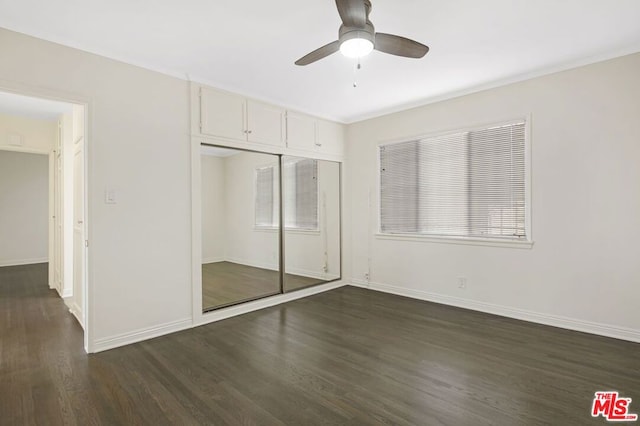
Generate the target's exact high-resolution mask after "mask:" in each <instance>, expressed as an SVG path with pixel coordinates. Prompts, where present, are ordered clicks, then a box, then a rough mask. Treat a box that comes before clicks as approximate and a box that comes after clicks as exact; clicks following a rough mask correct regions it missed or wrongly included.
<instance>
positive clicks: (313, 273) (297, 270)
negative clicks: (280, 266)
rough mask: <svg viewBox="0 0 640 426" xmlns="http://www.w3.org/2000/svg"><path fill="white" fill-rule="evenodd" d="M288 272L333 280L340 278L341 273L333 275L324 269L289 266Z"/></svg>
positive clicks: (317, 278) (300, 275)
mask: <svg viewBox="0 0 640 426" xmlns="http://www.w3.org/2000/svg"><path fill="white" fill-rule="evenodd" d="M286 272H287V274H292V275H298V276H299V277H306V278H313V279H316V280H324V281H333V280H337V279H338V278H340V276H339V275H335V276H332V275H330V274H327V273H324V272H322V271H311V270H309V269H301V268H290V267H287V271H286Z"/></svg>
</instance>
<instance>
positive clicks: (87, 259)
mask: <svg viewBox="0 0 640 426" xmlns="http://www.w3.org/2000/svg"><path fill="white" fill-rule="evenodd" d="M0 91H3V92H7V93H13V94H16V95H23V96H31V97H35V98H41V99H47V100H52V101H58V102H66V103H69V104H76V105H81V106H83V107H84V153H83V154H84V155H83V168H84V179H83V180H84V206H83V208H84V238H85V247H84V250H85V253H84V268H83V269H84V274H83V275H84V276H83V278H84V279H83V299H84V310H83V313H82V315H83V323H84V333H83V334H84V344H83V347H84V350H85V352H87V353H91V352H93V346H94V344H93V335H94V333H93V309H92V308H93V292H92V291H91V290H92V289H91V283H92V282H93V279H92V278H93V268H92V265H93V259H92V257H91V250H89V246H90V244H89V241H91V231H92V229H93V221H92V220H91V209H90V208H89V206H91V205H92V191H90V190H89V189H90V183H91V182H92V180H93V175H92V171H93V167H92V150H91V138H92V136H93V119H92V113H93V99H91V98H89V97H86V96H83V95H79V94H77V93H70V92H64V91H59V90H55V89H51V88H47V87H37V86H31V85H26V84H24V83H20V82H16V81H7V80H0ZM16 151H18V150H16ZM34 151H36V150H29V149H22V152H32V153H35V152H34ZM40 153H41V154H42V153H44V152H40ZM46 154H47V155H51V153H50V152H49V151H47V152H46ZM50 202H51V201H50ZM49 216H51V215H49ZM51 222H52V221H51V218H49V224H50V226H51ZM49 232H51V231H49ZM49 246H50V247H51V242H50V243H49ZM50 254H51V253H50ZM49 262H51V259H49Z"/></svg>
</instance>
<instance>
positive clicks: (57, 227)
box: [53, 146, 65, 297]
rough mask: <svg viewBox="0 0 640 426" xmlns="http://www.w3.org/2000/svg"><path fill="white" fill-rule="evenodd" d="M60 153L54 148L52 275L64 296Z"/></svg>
mask: <svg viewBox="0 0 640 426" xmlns="http://www.w3.org/2000/svg"><path fill="white" fill-rule="evenodd" d="M62 235H63V233H62V153H61V150H60V147H59V146H58V147H57V148H56V151H55V154H54V160H53V247H54V248H53V276H54V282H55V286H56V288H57V289H58V293H59V294H60V295H61V296H62V297H65V295H64V294H62V293H63V285H62V282H63V281H62V259H63V250H64V246H63V243H62Z"/></svg>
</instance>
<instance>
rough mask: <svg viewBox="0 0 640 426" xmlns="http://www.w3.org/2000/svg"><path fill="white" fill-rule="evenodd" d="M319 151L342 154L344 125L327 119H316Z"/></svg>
mask: <svg viewBox="0 0 640 426" xmlns="http://www.w3.org/2000/svg"><path fill="white" fill-rule="evenodd" d="M317 145H318V146H317V148H318V150H319V151H321V152H323V153H326V154H335V155H344V126H343V125H342V124H340V123H334V122H332V121H327V120H318V144H317Z"/></svg>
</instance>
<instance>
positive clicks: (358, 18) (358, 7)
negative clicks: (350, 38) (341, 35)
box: [336, 0, 367, 28]
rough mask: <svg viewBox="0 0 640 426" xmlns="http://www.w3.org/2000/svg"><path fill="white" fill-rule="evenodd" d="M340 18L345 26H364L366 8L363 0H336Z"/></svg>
mask: <svg viewBox="0 0 640 426" xmlns="http://www.w3.org/2000/svg"><path fill="white" fill-rule="evenodd" d="M336 6H338V13H339V14H340V19H342V23H343V24H344V26H345V27H355V28H364V27H365V25H366V23H367V8H366V7H365V5H364V0H336Z"/></svg>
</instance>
